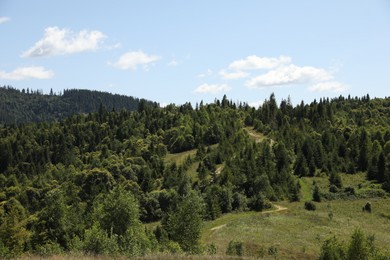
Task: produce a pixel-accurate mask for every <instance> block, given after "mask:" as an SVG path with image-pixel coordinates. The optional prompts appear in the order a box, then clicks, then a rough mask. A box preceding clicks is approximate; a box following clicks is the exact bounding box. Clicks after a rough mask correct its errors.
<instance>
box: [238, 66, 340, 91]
mask: <svg viewBox="0 0 390 260" xmlns="http://www.w3.org/2000/svg"><path fill="white" fill-rule="evenodd" d="M331 79H333V76H332V74H331V73H330V72H328V71H326V70H324V69H319V68H315V67H310V66H305V67H298V66H296V65H294V64H290V65H289V66H284V67H280V68H277V69H275V70H271V71H269V72H267V73H265V74H263V75H260V76H258V77H255V78H252V79H250V80H248V81H247V82H246V86H247V87H249V88H264V87H272V86H278V85H290V84H305V83H313V82H321V81H327V80H331Z"/></svg>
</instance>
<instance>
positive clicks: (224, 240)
mask: <svg viewBox="0 0 390 260" xmlns="http://www.w3.org/2000/svg"><path fill="white" fill-rule="evenodd" d="M313 181H315V182H316V183H317V185H319V187H320V188H321V190H322V191H326V190H324V189H326V188H327V185H328V180H327V178H326V177H315V178H302V179H301V186H302V198H303V199H302V201H301V202H294V203H289V202H281V203H280V205H282V206H284V207H286V208H288V209H287V210H285V211H280V212H275V213H266V214H263V213H256V212H245V213H230V214H226V215H224V216H222V217H221V218H219V219H216V220H214V221H210V222H206V224H205V226H204V229H203V232H202V238H201V241H202V243H204V244H211V243H213V244H215V245H216V247H217V250H218V254H219V255H223V254H224V253H225V252H226V249H227V245H228V243H229V241H231V240H238V241H242V242H243V243H244V248H245V251H246V255H247V256H252V257H257V256H259V252H260V251H263V253H264V254H265V256H266V257H269V255H268V249H269V248H270V247H276V248H277V251H278V252H277V257H278V258H289V259H290V258H293V259H315V258H317V257H318V255H319V250H320V248H321V245H322V244H323V242H324V240H325V239H327V238H329V237H331V236H333V235H335V236H337V237H338V238H340V239H341V240H343V241H348V240H349V238H350V235H351V234H352V232H353V230H354V229H355V228H357V227H360V228H361V229H362V230H363V231H364V232H365V233H366V234H375V238H376V244H377V245H378V246H379V247H380V248H382V250H385V251H390V236H389V234H390V198H373V199H369V201H370V202H371V204H372V208H373V212H372V213H371V214H369V213H365V212H362V207H363V206H364V205H365V203H366V202H367V201H368V199H355V200H333V201H323V202H321V203H316V206H317V210H316V211H307V210H305V209H304V201H306V200H310V199H311V190H312V187H313ZM343 182H344V184H345V186H353V187H355V189H356V190H357V193H359V192H363V191H364V189H365V188H364V187H365V186H366V187H369V186H370V183H369V182H367V181H366V180H365V178H364V174H362V173H361V174H357V175H352V176H351V175H349V176H345V175H344V176H343ZM359 184H361V185H362V186H363V188H362V189H361V190H362V191H360V190H359V189H358V185H359ZM330 212H332V213H333V218H332V219H331V218H330V217H329V213H330Z"/></svg>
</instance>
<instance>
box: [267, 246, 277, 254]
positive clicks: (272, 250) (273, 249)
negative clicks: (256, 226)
mask: <svg viewBox="0 0 390 260" xmlns="http://www.w3.org/2000/svg"><path fill="white" fill-rule="evenodd" d="M278 251H279V249H278V247H277V246H274V245H272V246H270V247H269V248H268V254H269V255H273V256H275V255H277V253H278Z"/></svg>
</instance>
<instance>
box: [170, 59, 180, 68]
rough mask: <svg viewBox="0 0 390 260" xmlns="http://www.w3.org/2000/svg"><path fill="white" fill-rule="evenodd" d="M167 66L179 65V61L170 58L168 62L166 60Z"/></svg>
mask: <svg viewBox="0 0 390 260" xmlns="http://www.w3.org/2000/svg"><path fill="white" fill-rule="evenodd" d="M167 65H168V66H169V67H176V66H177V65H179V62H178V61H177V60H175V59H173V60H171V61H170V62H168V64H167Z"/></svg>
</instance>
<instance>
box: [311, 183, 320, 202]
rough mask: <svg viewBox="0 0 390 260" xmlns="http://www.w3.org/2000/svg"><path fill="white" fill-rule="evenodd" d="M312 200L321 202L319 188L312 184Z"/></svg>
mask: <svg viewBox="0 0 390 260" xmlns="http://www.w3.org/2000/svg"><path fill="white" fill-rule="evenodd" d="M313 201H316V202H321V193H320V188H319V187H318V186H317V185H315V186H314V190H313Z"/></svg>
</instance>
